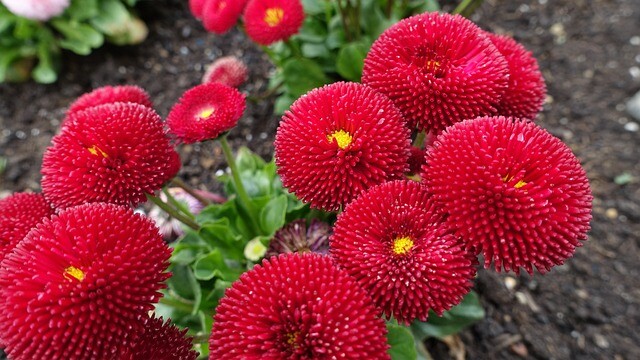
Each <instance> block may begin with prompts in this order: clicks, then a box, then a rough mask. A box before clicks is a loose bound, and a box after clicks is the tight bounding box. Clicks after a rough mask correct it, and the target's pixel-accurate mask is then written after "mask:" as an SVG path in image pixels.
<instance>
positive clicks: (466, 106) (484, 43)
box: [362, 13, 509, 133]
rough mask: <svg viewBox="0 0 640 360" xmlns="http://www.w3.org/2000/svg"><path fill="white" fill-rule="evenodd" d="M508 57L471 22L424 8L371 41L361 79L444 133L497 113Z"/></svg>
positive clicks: (425, 126) (413, 120)
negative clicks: (461, 123) (478, 117)
mask: <svg viewBox="0 0 640 360" xmlns="http://www.w3.org/2000/svg"><path fill="white" fill-rule="evenodd" d="M508 79H509V73H508V68H507V62H506V60H505V59H504V57H503V56H502V55H501V54H500V52H498V50H497V49H496V47H495V46H494V45H493V44H492V43H491V40H489V39H488V38H487V36H486V35H484V33H483V32H482V30H481V29H480V28H478V27H477V26H476V25H475V24H473V23H472V22H471V21H469V20H467V19H465V18H463V17H462V16H460V15H455V16H454V15H449V14H441V13H424V14H420V15H416V16H413V17H410V18H407V19H404V20H401V21H400V22H398V23H397V24H395V25H394V26H392V27H391V28H389V29H387V30H386V31H385V32H384V33H383V34H382V35H380V37H379V38H378V39H377V40H376V41H375V42H374V43H373V46H372V47H371V50H370V51H369V54H367V58H366V59H365V62H364V70H363V73H362V82H363V83H364V84H366V85H369V86H371V87H373V88H374V89H376V90H378V91H380V92H382V93H383V94H385V95H387V96H388V97H389V98H391V100H393V102H394V103H395V104H396V106H398V108H399V109H400V110H401V111H402V112H403V114H404V115H405V117H406V118H407V121H409V123H410V124H411V125H412V126H414V125H417V126H418V128H419V129H421V130H426V131H431V132H436V133H437V132H440V131H442V130H443V129H444V128H445V127H447V126H448V125H451V124H454V123H456V122H459V121H462V120H465V119H470V118H474V117H477V116H481V115H489V114H493V113H495V111H496V106H497V105H498V104H499V102H500V97H501V96H502V94H503V93H504V92H505V90H506V88H507V83H508Z"/></svg>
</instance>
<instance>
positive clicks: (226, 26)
mask: <svg viewBox="0 0 640 360" xmlns="http://www.w3.org/2000/svg"><path fill="white" fill-rule="evenodd" d="M246 3H247V0H207V2H206V3H205V4H204V7H203V9H202V22H203V24H204V27H205V29H207V31H210V32H213V33H216V34H224V33H226V32H227V31H229V30H231V28H232V27H233V26H234V25H235V24H236V23H237V22H238V19H239V18H240V15H241V14H242V10H244V6H245V4H246Z"/></svg>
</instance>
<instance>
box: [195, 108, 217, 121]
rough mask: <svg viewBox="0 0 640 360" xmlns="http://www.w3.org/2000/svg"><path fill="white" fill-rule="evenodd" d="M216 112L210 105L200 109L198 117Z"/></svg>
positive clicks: (204, 117) (206, 116)
mask: <svg viewBox="0 0 640 360" xmlns="http://www.w3.org/2000/svg"><path fill="white" fill-rule="evenodd" d="M214 112H216V109H214V108H212V107H208V108H206V109H204V110H202V111H200V113H198V118H200V119H206V118H208V117H209V116H211V115H213V113H214Z"/></svg>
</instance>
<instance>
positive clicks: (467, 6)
mask: <svg viewBox="0 0 640 360" xmlns="http://www.w3.org/2000/svg"><path fill="white" fill-rule="evenodd" d="M482 1H483V0H462V2H461V3H460V4H458V6H457V7H456V8H455V10H453V12H452V14H460V15H462V16H464V17H469V16H471V15H472V14H473V11H474V10H475V9H476V8H477V7H478V6H480V4H482Z"/></svg>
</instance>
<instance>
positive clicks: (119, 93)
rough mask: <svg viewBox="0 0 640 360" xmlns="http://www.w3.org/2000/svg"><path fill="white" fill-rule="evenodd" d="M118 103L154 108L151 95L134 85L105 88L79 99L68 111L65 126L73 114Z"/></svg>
mask: <svg viewBox="0 0 640 360" xmlns="http://www.w3.org/2000/svg"><path fill="white" fill-rule="evenodd" d="M116 102H125V103H126V102H132V103H136V104H140V105H144V106H146V107H150V108H153V104H152V103H151V99H150V98H149V94H147V92H146V91H144V89H142V88H141V87H138V86H133V85H122V86H103V87H101V88H97V89H95V90H93V91H92V92H89V93H86V94H84V95H82V96H80V97H79V98H77V99H76V100H75V101H74V102H73V103H72V104H71V105H70V106H69V110H67V115H66V117H65V119H64V120H63V123H62V124H63V125H64V123H65V122H66V120H67V119H68V118H70V117H71V116H72V115H73V114H75V113H77V112H80V111H83V110H86V109H88V108H90V107H94V106H98V105H104V104H112V103H116Z"/></svg>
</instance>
